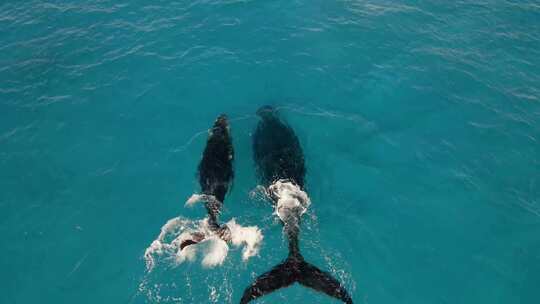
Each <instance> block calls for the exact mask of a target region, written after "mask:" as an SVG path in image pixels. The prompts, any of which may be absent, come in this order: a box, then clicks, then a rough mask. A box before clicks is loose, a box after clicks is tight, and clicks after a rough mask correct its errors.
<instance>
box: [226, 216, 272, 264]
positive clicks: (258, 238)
mask: <svg viewBox="0 0 540 304" xmlns="http://www.w3.org/2000/svg"><path fill="white" fill-rule="evenodd" d="M227 227H229V230H230V231H231V242H232V243H233V245H235V246H236V247H238V246H242V245H245V247H244V249H243V250H242V259H243V260H244V261H247V260H248V259H249V258H250V257H252V256H254V255H257V254H258V253H259V248H260V244H261V242H262V240H263V235H262V232H261V230H260V229H259V227H257V226H248V227H243V226H241V225H238V224H237V223H236V220H235V219H232V220H230V221H229V222H228V223H227Z"/></svg>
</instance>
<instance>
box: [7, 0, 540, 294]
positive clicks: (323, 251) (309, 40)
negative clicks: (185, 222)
mask: <svg viewBox="0 0 540 304" xmlns="http://www.w3.org/2000/svg"><path fill="white" fill-rule="evenodd" d="M539 58H540V3H539V2H538V1H528V0H520V1H517V0H514V1H509V0H506V1H503V0H484V1H477V0H474V1H473V0H471V1H435V0H432V1H419V0H414V1H413V0H410V1H395V0H356V1H352V0H349V1H329V0H324V1H323V0H312V1H307V0H296V1H234V0H205V1H159V0H158V1H129V2H120V1H106V0H100V1H96V0H89V1H78V0H77V1H75V0H73V1H67V0H62V1H59V0H58V1H34V0H30V1H10V0H7V1H6V0H4V1H2V4H0V235H1V236H2V237H1V238H0V248H1V252H2V254H1V257H0V269H1V271H0V286H2V288H1V290H2V291H1V292H0V303H57V304H59V303H73V302H75V301H76V302H77V303H238V301H239V299H240V297H241V295H242V292H243V290H244V288H245V287H247V286H248V284H249V283H250V282H251V281H252V280H253V279H254V278H255V277H256V276H257V275H259V274H261V273H263V272H264V271H266V270H268V269H270V268H271V267H272V266H273V265H275V264H277V263H278V262H280V261H281V260H282V259H283V258H285V257H286V255H287V244H286V242H285V241H284V238H283V236H282V231H281V230H282V228H281V225H280V224H279V222H278V221H276V219H275V217H274V216H273V215H272V208H271V207H270V206H269V205H268V204H267V203H265V202H263V201H261V200H259V199H257V198H254V197H253V196H252V195H250V193H252V190H253V189H255V188H256V186H257V179H256V177H255V173H254V167H253V161H252V158H251V134H252V132H253V130H254V127H255V125H256V123H257V119H256V117H255V115H254V112H255V111H256V109H257V108H258V107H260V106H262V105H265V104H273V105H275V106H277V107H279V108H280V112H281V114H282V115H283V116H284V117H286V119H287V120H288V121H289V123H290V124H291V125H292V126H293V128H294V129H295V131H296V132H297V134H298V136H299V139H300V142H301V144H302V146H303V148H304V152H305V155H306V164H307V170H308V173H307V186H306V188H307V191H308V193H309V195H310V197H311V201H312V205H311V207H310V211H309V212H308V214H306V215H305V216H304V218H305V219H304V223H303V226H302V237H301V248H302V252H303V253H304V255H305V257H306V259H307V260H308V261H310V262H312V263H313V264H315V265H318V266H319V267H321V268H323V269H325V270H328V271H330V272H331V273H332V274H333V275H335V276H336V277H338V278H339V280H340V281H341V282H342V283H343V284H344V285H345V286H346V287H347V289H348V290H349V292H350V293H351V294H352V296H353V299H354V300H355V303H426V304H427V303H505V304H506V303H537V302H538V284H539V282H540V234H539V233H540V173H539V172H540V159H539V155H540V142H539V141H540V62H539ZM220 113H227V114H228V115H229V117H230V119H231V128H232V134H233V137H234V145H235V151H236V159H235V160H236V162H235V173H236V179H235V182H234V187H233V189H232V192H231V193H230V194H229V196H228V197H227V199H226V202H225V204H226V208H225V210H224V212H223V215H222V218H223V219H224V220H228V219H231V218H232V217H235V218H236V219H237V220H238V221H239V222H241V223H242V224H245V225H258V226H259V227H261V228H262V230H263V233H264V241H263V244H262V247H261V251H260V254H259V255H258V256H256V257H254V258H252V259H251V260H250V261H249V262H247V263H245V262H243V261H242V259H241V251H240V249H235V248H231V252H230V253H229V256H228V257H227V259H226V260H225V263H224V264H223V265H222V266H221V267H216V268H212V269H207V268H204V267H202V266H201V265H200V263H196V262H195V263H183V264H180V265H179V266H177V267H173V266H172V265H171V264H170V263H166V262H164V263H162V264H161V265H160V267H158V268H157V269H155V270H154V271H152V272H150V273H148V272H146V270H145V263H144V260H143V254H144V252H145V249H146V248H147V247H148V246H149V245H150V243H151V242H152V240H154V239H155V238H156V236H157V235H158V234H159V231H160V228H161V227H162V225H163V224H165V222H166V221H167V220H168V219H170V218H173V217H175V216H179V215H180V216H183V217H186V218H193V219H201V218H203V217H204V215H205V212H204V210H203V208H191V209H188V208H185V207H184V202H185V200H186V199H187V198H188V197H189V196H190V195H191V194H192V193H195V192H198V191H199V186H198V183H197V180H196V178H195V174H196V169H197V165H198V162H199V160H200V158H201V153H202V150H203V148H204V145H205V140H206V134H207V133H206V130H207V129H208V128H209V127H210V126H211V124H212V122H213V120H214V119H215V117H216V116H217V115H218V114H220ZM276 302H286V303H334V302H333V300H332V299H330V298H328V297H326V296H324V295H321V294H318V293H315V292H313V291H311V290H308V289H305V288H302V287H300V286H298V285H295V286H293V287H291V288H288V289H283V290H280V291H278V292H276V293H273V294H271V295H268V296H266V297H263V298H261V299H260V301H258V302H257V303H276Z"/></svg>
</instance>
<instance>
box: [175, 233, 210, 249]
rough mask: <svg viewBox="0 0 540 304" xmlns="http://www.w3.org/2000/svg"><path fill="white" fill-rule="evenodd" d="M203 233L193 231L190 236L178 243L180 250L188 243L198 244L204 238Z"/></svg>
mask: <svg viewBox="0 0 540 304" xmlns="http://www.w3.org/2000/svg"><path fill="white" fill-rule="evenodd" d="M204 238H205V237H204V234H203V233H200V232H194V233H192V234H191V237H190V238H189V239H186V240H184V241H182V243H181V244H180V250H182V249H184V248H185V247H187V246H189V245H195V244H198V243H200V242H202V241H203V240H204Z"/></svg>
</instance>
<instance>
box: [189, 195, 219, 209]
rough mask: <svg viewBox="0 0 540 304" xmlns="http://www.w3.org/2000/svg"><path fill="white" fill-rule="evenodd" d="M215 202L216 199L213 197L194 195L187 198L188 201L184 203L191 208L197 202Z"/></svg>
mask: <svg viewBox="0 0 540 304" xmlns="http://www.w3.org/2000/svg"><path fill="white" fill-rule="evenodd" d="M216 201H217V199H216V197H215V196H213V195H208V194H196V193H195V194H193V195H191V196H190V197H189V198H188V200H187V201H186V206H188V207H192V206H193V205H195V204H196V203H198V202H216Z"/></svg>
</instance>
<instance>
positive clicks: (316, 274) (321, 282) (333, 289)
mask: <svg viewBox="0 0 540 304" xmlns="http://www.w3.org/2000/svg"><path fill="white" fill-rule="evenodd" d="M300 269H301V271H302V274H301V275H300V277H299V278H298V282H299V283H300V284H302V285H304V286H306V287H309V288H312V289H315V290H316V291H319V292H322V293H325V294H327V295H329V296H331V297H334V298H336V299H339V300H341V301H343V302H344V303H347V304H352V303H353V301H352V299H351V297H350V296H349V294H348V293H347V290H346V289H345V288H344V287H343V286H341V284H340V283H339V282H338V280H336V279H335V278H334V277H333V276H331V275H330V274H329V273H328V272H325V271H322V270H320V269H319V268H317V267H316V266H315V265H312V264H310V263H308V262H305V261H302V265H301V267H300Z"/></svg>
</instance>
